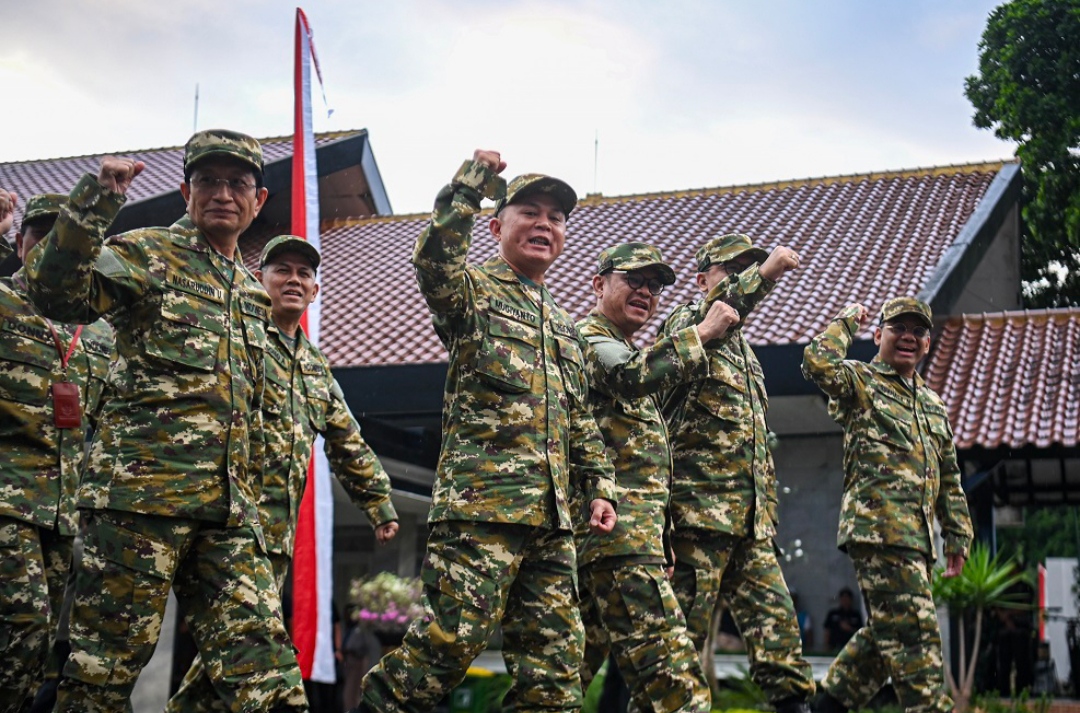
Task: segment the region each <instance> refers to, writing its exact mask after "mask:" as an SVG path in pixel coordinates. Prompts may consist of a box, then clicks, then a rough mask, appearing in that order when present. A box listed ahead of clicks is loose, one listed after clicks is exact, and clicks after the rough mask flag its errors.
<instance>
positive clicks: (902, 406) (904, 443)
mask: <svg viewBox="0 0 1080 713" xmlns="http://www.w3.org/2000/svg"><path fill="white" fill-rule="evenodd" d="M910 415H911V406H910V405H909V404H907V403H905V402H904V400H903V399H902V398H900V397H898V396H896V395H894V394H892V393H889V392H888V391H886V390H884V389H875V390H874V391H873V392H872V393H871V395H870V411H869V414H868V416H869V418H868V423H867V424H866V434H867V436H868V437H869V438H871V439H872V440H875V441H881V442H883V443H888V444H889V445H890V446H892V447H894V448H899V449H900V450H903V451H910V450H911V449H912V447H913V445H914V444H912V442H911V418H910Z"/></svg>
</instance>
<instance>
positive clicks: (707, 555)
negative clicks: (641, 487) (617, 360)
mask: <svg viewBox="0 0 1080 713" xmlns="http://www.w3.org/2000/svg"><path fill="white" fill-rule="evenodd" d="M696 259H697V263H698V274H697V285H698V288H699V289H700V290H701V291H702V292H703V293H704V295H705V298H704V300H702V301H701V302H699V303H696V304H690V305H683V306H681V307H678V308H676V309H675V311H674V312H673V313H672V314H671V316H670V317H668V320H667V322H666V323H665V325H664V334H665V335H671V334H674V333H676V332H678V331H679V330H681V329H685V328H686V327H687V326H689V325H693V324H697V323H698V322H700V321H701V320H702V318H703V317H704V315H705V314H706V313H707V310H708V309H710V307H711V305H712V304H713V303H714V302H716V301H722V302H727V303H728V304H730V305H732V306H733V307H735V309H736V311H737V312H738V313H739V316H740V317H741V318H742V319H745V318H746V316H747V315H748V314H749V313H750V311H751V310H752V309H753V308H754V307H755V306H756V305H757V304H758V303H759V302H760V301H761V300H762V299H764V298H765V296H766V295H767V294H769V292H770V291H771V290H772V288H773V287H774V286H775V285H776V281H777V280H779V279H781V278H782V277H783V276H784V274H786V273H787V272H788V271H790V270H794V269H795V268H797V267H798V266H799V256H798V255H797V254H796V253H795V251H793V250H791V249H790V248H787V247H783V246H780V247H777V248H775V249H774V250H773V251H772V252H771V253H769V252H767V251H765V250H763V249H761V248H759V247H756V246H755V245H753V243H751V241H750V238H749V237H747V236H746V235H743V234H741V233H732V234H728V235H721V236H718V237H716V238H713V239H712V240H710V241H709V242H707V243H706V244H705V245H704V246H702V248H701V249H700V250H698V252H697V255H696ZM707 351H708V355H709V373H708V375H707V377H706V378H703V379H700V380H698V381H695V382H694V383H692V384H690V385H689V386H688V387H683V388H679V389H676V390H675V391H674V392H672V393H671V394H669V395H668V396H667V398H666V402H665V417H666V418H667V421H668V426H669V428H670V433H671V447H672V451H673V455H674V463H675V466H674V476H673V480H672V492H671V509H672V515H673V518H674V523H675V535H674V538H673V542H674V550H675V574H674V577H673V579H672V582H673V584H674V587H675V594H676V596H677V597H678V599H679V604H680V605H681V606H682V608H683V613H684V614H685V615H686V619H687V626H688V628H689V630H690V635H691V638H692V639H693V640H694V644H695V646H697V648H698V650H699V651H701V650H703V649H704V645H705V640H706V638H707V636H708V633H709V627H710V624H711V622H712V617H713V612H714V610H715V609H716V603H717V600H718V599H720V598H723V599H724V600H725V601H727V603H728V605H729V607H730V609H731V614H732V616H733V617H734V619H735V622H736V624H737V625H738V627H739V632H740V633H741V634H742V639H743V641H744V642H745V643H746V651H747V656H748V658H749V659H750V675H751V677H752V678H753V680H754V682H755V683H757V684H758V685H759V686H760V687H761V688H762V690H764V692H765V694H766V695H767V696H768V698H769V701H770V702H772V704H773V705H774V706H775V708H776V710H777V711H778V713H800V712H802V711H807V710H808V704H807V701H808V699H809V698H810V696H812V695H813V693H814V679H813V676H812V674H811V669H810V665H809V664H808V663H806V661H805V660H804V659H803V657H802V639H801V637H800V635H799V624H798V620H797V617H796V614H795V607H794V605H793V604H792V601H791V594H790V592H789V591H788V587H787V583H786V582H785V581H784V575H783V573H782V572H781V571H780V563H779V562H778V561H777V557H776V546H775V544H774V543H773V538H774V537H775V535H776V524H777V522H776V502H777V501H776V471H775V468H774V466H773V460H772V453H771V452H770V448H769V440H770V439H771V438H772V435H771V434H770V433H769V430H768V427H767V426H766V423H765V411H766V409H767V408H768V397H767V395H766V393H765V379H764V374H763V373H762V370H761V364H760V363H759V362H758V360H757V356H755V354H754V350H753V349H751V348H750V344H749V342H747V340H746V337H745V336H744V335H743V330H742V329H732V330H730V331H729V332H728V334H727V335H726V336H725V337H723V338H721V339H719V340H714V341H713V342H711V343H709V344H708V345H707Z"/></svg>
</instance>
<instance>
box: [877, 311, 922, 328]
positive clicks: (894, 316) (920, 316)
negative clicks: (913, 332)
mask: <svg viewBox="0 0 1080 713" xmlns="http://www.w3.org/2000/svg"><path fill="white" fill-rule="evenodd" d="M905 314H910V315H911V316H912V317H915V318H916V319H918V320H919V321H920V322H922V323H923V326H924V327H926V328H927V329H932V328H933V326H934V323H933V322H931V321H930V320H929V319H927V318H926V315H925V314H923V313H922V312H916V311H915V310H909V311H907V312H899V313H897V314H895V315H893V316H892V317H889V320H893V319H896V318H897V317H903V316H904V315H905ZM889 320H886V321H889Z"/></svg>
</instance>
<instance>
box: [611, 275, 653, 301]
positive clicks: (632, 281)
mask: <svg viewBox="0 0 1080 713" xmlns="http://www.w3.org/2000/svg"><path fill="white" fill-rule="evenodd" d="M612 272H615V273H618V274H620V275H622V276H623V279H624V280H626V284H627V285H629V286H630V289H631V290H640V289H641V286H642V285H648V286H649V293H650V294H652V295H658V294H660V293H661V292H663V291H664V283H663V282H661V281H660V279H659V278H656V277H645V276H644V275H642V274H641V273H640V272H631V271H627V270H612Z"/></svg>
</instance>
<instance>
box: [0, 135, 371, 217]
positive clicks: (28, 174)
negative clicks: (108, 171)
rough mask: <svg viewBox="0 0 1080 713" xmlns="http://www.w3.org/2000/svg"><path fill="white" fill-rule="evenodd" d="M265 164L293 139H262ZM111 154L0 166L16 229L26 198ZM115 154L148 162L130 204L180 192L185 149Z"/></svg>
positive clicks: (58, 189) (51, 189)
mask: <svg viewBox="0 0 1080 713" xmlns="http://www.w3.org/2000/svg"><path fill="white" fill-rule="evenodd" d="M355 133H357V132H356V131H345V132H334V133H325V134H318V135H316V138H315V143H316V145H318V146H321V145H323V144H325V143H329V142H331V141H336V140H337V139H340V138H343V137H345V136H349V135H352V134H355ZM260 143H262V147H263V159H264V161H265V162H266V163H270V162H271V161H276V160H278V159H280V158H285V157H287V156H291V155H292V136H278V137H273V138H269V139H260ZM108 155H109V154H93V155H89V156H71V157H67V158H48V159H39V160H35V161H18V162H15V163H0V188H5V189H7V190H9V191H15V193H16V194H18V196H19V204H18V205H17V206H16V208H15V225H16V227H17V226H18V225H19V224H20V223H21V222H22V209H23V206H24V205H25V203H26V199H27V198H29V197H30V196H32V195H34V194H37V193H67V192H68V191H70V190H71V188H72V187H73V186H74V185H75V182H76V181H78V180H79V179H80V178H81V177H82V175H83V174H84V173H93V174H97V170H98V167H99V165H100V164H101V159H102V158H103V157H105V156H108ZM114 155H121V156H132V157H134V158H137V159H139V160H140V161H143V162H144V163H146V168H145V169H144V170H143V172H142V173H141V174H139V177H138V178H137V179H136V180H135V181H133V182H132V184H131V190H130V191H129V192H128V201H129V202H132V201H139V200H143V199H145V198H150V197H152V196H156V195H159V194H161V193H168V192H171V191H176V190H179V185H180V181H181V180H183V164H184V147H183V146H170V147H165V148H156V149H136V150H132V151H126V150H125V151H117V152H115V153H114Z"/></svg>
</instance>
